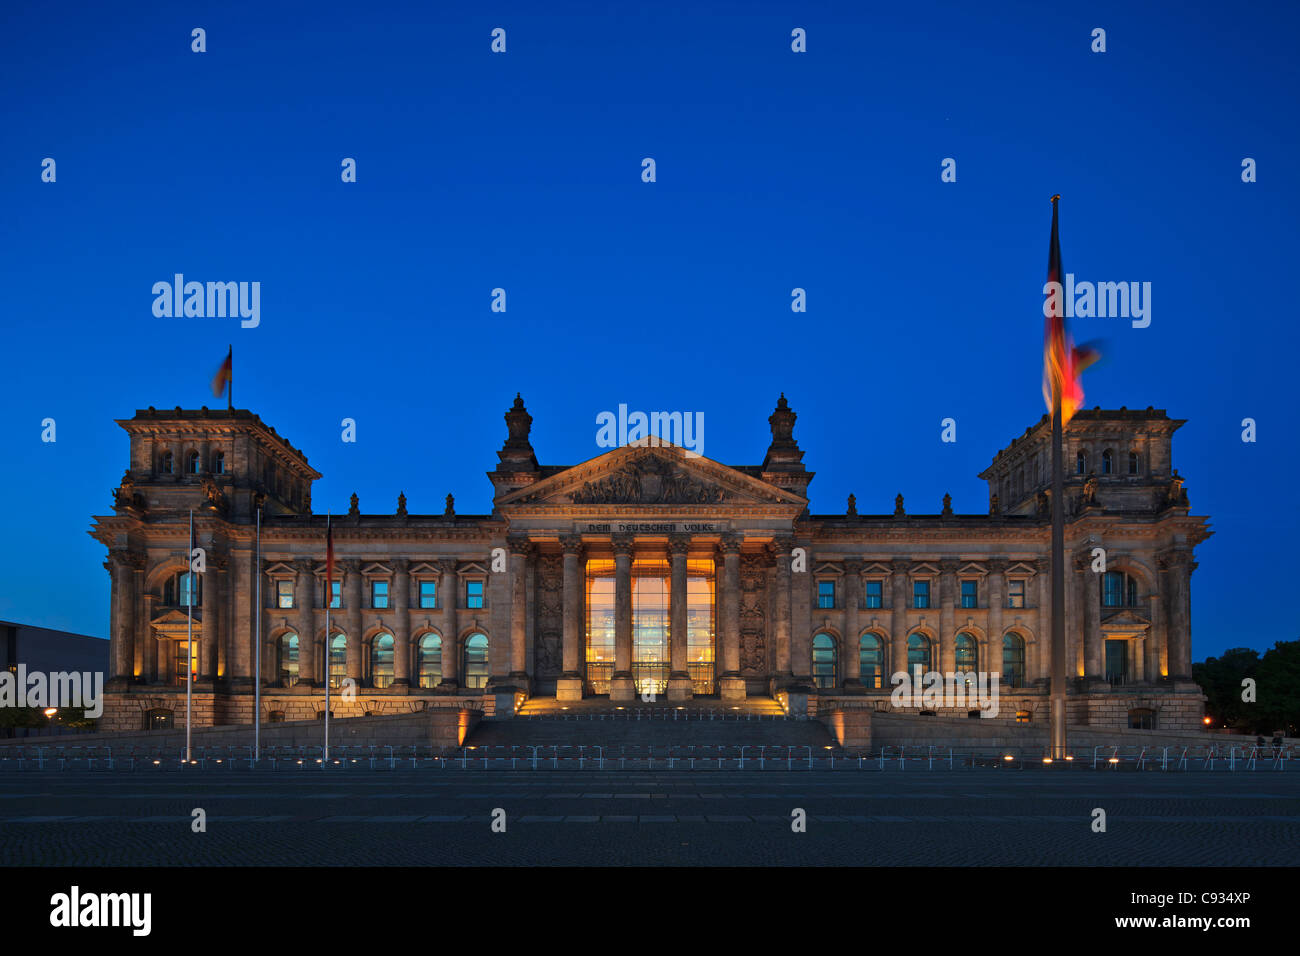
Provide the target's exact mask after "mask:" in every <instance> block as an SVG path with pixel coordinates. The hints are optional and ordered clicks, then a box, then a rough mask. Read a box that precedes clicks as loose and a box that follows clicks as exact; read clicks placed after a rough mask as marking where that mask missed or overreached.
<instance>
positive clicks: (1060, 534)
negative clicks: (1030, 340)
mask: <svg viewBox="0 0 1300 956" xmlns="http://www.w3.org/2000/svg"><path fill="white" fill-rule="evenodd" d="M1052 405H1053V408H1052V756H1053V758H1055V759H1058V760H1063V759H1064V758H1065V750H1066V731H1065V681H1066V669H1065V663H1066V661H1065V502H1064V500H1063V499H1064V497H1065V475H1064V473H1063V468H1064V463H1063V461H1062V458H1063V457H1064V456H1063V454H1062V451H1061V431H1062V429H1061V400H1060V397H1059V394H1058V396H1057V399H1056V401H1054V402H1053V403H1052Z"/></svg>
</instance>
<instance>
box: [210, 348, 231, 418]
mask: <svg viewBox="0 0 1300 956" xmlns="http://www.w3.org/2000/svg"><path fill="white" fill-rule="evenodd" d="M234 369H235V347H234V346H233V345H232V346H230V350H229V351H228V352H226V360H225V361H224V362H222V363H221V368H219V369H217V374H216V375H214V376H213V377H212V394H213V395H214V396H217V397H220V395H221V393H222V392H225V391H227V390H229V392H230V393H231V394H230V395H229V396H228V397H227V399H226V407H227V408H229V407H230V403H231V401H232V400H233V399H234V395H233V392H234V388H233V387H232V386H233V384H234V378H235V371H234Z"/></svg>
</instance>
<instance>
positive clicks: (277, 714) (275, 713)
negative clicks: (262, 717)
mask: <svg viewBox="0 0 1300 956" xmlns="http://www.w3.org/2000/svg"><path fill="white" fill-rule="evenodd" d="M266 722H267V723H268V724H282V723H284V711H282V710H270V711H267V713H266Z"/></svg>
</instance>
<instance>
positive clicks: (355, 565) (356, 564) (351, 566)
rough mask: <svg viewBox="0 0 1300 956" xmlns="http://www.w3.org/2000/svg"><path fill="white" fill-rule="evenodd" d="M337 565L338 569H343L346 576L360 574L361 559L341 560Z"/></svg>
mask: <svg viewBox="0 0 1300 956" xmlns="http://www.w3.org/2000/svg"><path fill="white" fill-rule="evenodd" d="M338 564H339V567H340V568H342V569H343V570H344V571H345V572H347V573H348V574H360V573H361V559H360V558H344V559H343V560H342V561H340V562H339V563H338Z"/></svg>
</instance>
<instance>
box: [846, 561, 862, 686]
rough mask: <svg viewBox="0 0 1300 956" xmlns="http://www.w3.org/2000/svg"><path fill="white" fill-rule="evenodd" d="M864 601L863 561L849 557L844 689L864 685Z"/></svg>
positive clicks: (847, 564)
mask: <svg viewBox="0 0 1300 956" xmlns="http://www.w3.org/2000/svg"><path fill="white" fill-rule="evenodd" d="M861 603H862V562H861V561H860V560H858V559H857V558H848V559H846V560H845V562H844V640H843V645H844V646H843V648H842V651H843V659H844V680H843V681H842V685H843V689H844V690H845V691H846V692H848V693H857V692H858V691H860V690H863V689H864V688H863V687H862V653H861V650H860V647H859V644H858V628H859V624H858V617H859V615H858V605H859V604H861Z"/></svg>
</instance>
